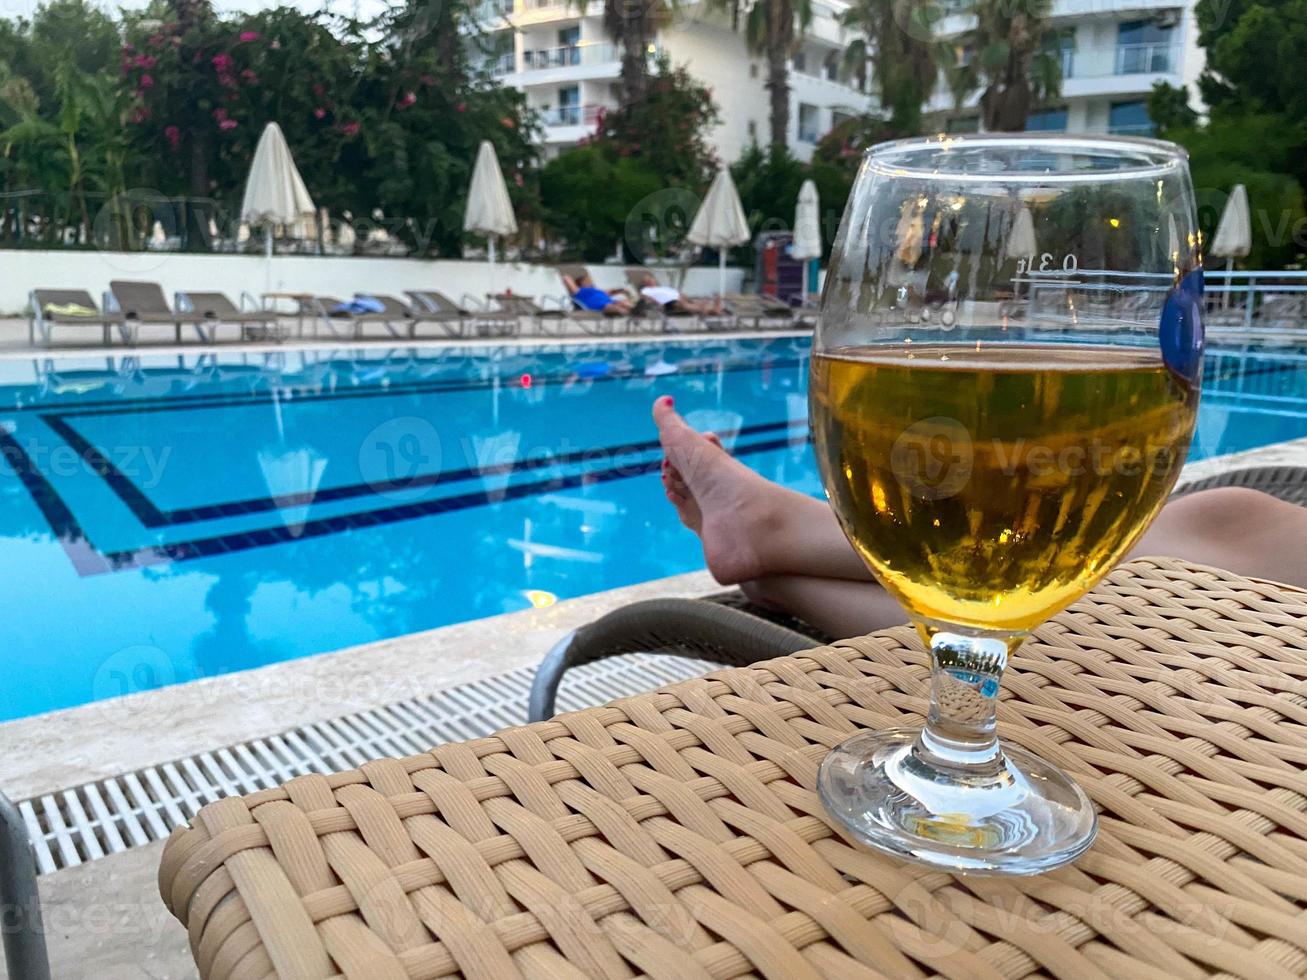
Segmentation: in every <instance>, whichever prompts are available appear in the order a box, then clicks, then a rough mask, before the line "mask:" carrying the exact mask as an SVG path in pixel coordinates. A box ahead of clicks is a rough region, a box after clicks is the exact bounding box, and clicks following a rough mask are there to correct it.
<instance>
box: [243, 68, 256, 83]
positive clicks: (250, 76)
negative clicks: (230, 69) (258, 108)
mask: <svg viewBox="0 0 1307 980" xmlns="http://www.w3.org/2000/svg"><path fill="white" fill-rule="evenodd" d="M241 78H243V79H245V81H247V82H249V83H250V84H251V85H253V84H255V83H256V82H258V80H259V76H258V75H256V74H254V72H253V70H252V69H249V68H246V69H245V70H244V71H243V72H241Z"/></svg>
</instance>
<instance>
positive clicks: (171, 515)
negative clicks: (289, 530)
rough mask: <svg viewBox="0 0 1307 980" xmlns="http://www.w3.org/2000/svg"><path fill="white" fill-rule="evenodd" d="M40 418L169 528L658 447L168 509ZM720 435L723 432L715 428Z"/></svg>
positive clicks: (600, 450)
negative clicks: (160, 505)
mask: <svg viewBox="0 0 1307 980" xmlns="http://www.w3.org/2000/svg"><path fill="white" fill-rule="evenodd" d="M42 420H43V421H44V422H45V423H46V424H47V425H48V426H50V428H51V429H53V430H54V431H55V432H56V433H57V434H58V435H59V437H60V438H61V439H63V440H64V442H66V443H67V444H68V445H69V446H70V447H72V449H73V450H74V451H75V452H77V453H78V455H79V456H81V458H82V460H83V462H85V463H86V465H87V466H88V467H90V468H91V470H92V472H94V473H96V474H97V475H98V476H99V477H100V478H101V479H103V480H104V481H105V483H106V484H108V486H109V488H110V489H111V490H112V491H113V492H114V494H115V495H117V497H118V499H119V500H121V501H122V502H123V504H125V505H126V506H127V508H128V509H129V510H130V511H131V512H132V514H133V515H134V516H135V517H136V519H137V520H138V521H139V522H140V523H141V524H142V525H143V526H145V527H147V528H161V527H174V526H176V525H179V524H191V523H195V522H198V521H212V520H220V519H224V518H230V517H241V516H244V515H246V514H258V513H266V512H268V511H275V510H281V509H284V508H288V507H303V506H306V505H308V504H313V503H333V502H335V501H338V500H350V499H353V498H354V497H365V496H383V495H384V494H387V493H396V492H399V493H403V492H407V491H409V490H415V489H420V488H423V487H430V486H435V485H437V484H440V483H459V482H462V481H463V480H473V479H482V478H485V477H491V476H503V475H506V474H507V475H512V474H515V473H524V472H529V471H531V470H538V469H544V468H546V467H550V466H569V465H572V464H574V463H584V462H587V461H589V460H591V459H595V458H614V457H618V456H630V455H637V454H640V453H647V452H652V451H654V450H656V449H658V448H659V443H658V440H657V439H647V440H643V441H641V442H632V443H627V444H625V445H619V446H601V447H595V448H591V449H583V450H577V451H575V452H569V453H560V454H558V455H556V456H533V457H530V458H527V459H523V460H514V461H511V462H507V463H498V464H495V465H493V466H470V467H464V468H462V469H457V470H448V471H437V472H435V473H420V474H417V475H415V476H413V477H409V478H407V479H404V480H370V481H367V480H365V481H363V482H361V483H353V484H347V485H344V486H338V487H326V488H320V489H318V490H317V491H304V492H302V493H292V494H282V495H279V496H275V497H274V496H266V497H248V498H245V499H243V500H234V501H230V502H223V503H216V504H203V505H197V506H194V507H181V508H176V509H173V510H161V509H160V508H158V507H156V506H155V505H154V503H153V502H152V501H151V500H150V499H149V497H147V496H146V494H145V492H144V491H143V490H141V489H140V488H139V487H137V486H136V485H135V484H134V483H132V481H131V479H130V478H129V477H128V476H127V475H126V474H125V473H123V472H122V471H121V470H120V469H119V468H118V467H117V466H116V465H115V464H114V462H113V461H112V460H111V459H109V458H108V457H107V456H106V455H105V454H104V453H102V452H101V451H100V450H99V449H98V448H96V447H95V446H94V445H93V444H92V443H91V442H90V441H89V440H87V439H86V438H85V437H84V436H83V435H82V434H81V433H80V432H78V431H77V430H76V429H74V428H73V427H72V426H71V425H69V424H68V423H67V422H65V421H64V420H63V419H62V418H61V417H59V416H55V415H44V416H42ZM807 424H808V422H807V420H806V419H797V420H790V421H783V422H761V423H757V424H754V425H746V426H742V427H741V428H740V429H739V430H738V433H737V435H738V436H741V437H743V436H754V435H762V434H764V433H768V432H777V431H781V430H784V429H796V428H801V427H806V426H807ZM718 435H725V433H718Z"/></svg>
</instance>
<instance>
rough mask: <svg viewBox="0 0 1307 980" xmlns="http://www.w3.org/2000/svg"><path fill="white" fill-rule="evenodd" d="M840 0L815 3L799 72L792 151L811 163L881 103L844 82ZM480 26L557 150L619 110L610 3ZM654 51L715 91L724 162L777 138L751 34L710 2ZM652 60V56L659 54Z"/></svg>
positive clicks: (521, 4)
mask: <svg viewBox="0 0 1307 980" xmlns="http://www.w3.org/2000/svg"><path fill="white" fill-rule="evenodd" d="M844 6H845V5H844V4H843V3H840V2H838V0H813V8H814V9H813V14H814V16H813V20H812V24H811V25H810V26H809V28H808V31H807V33H806V35H805V37H804V39H803V42H802V44H801V45H800V47H799V49H798V50H797V51H796V52H795V54H794V57H793V59H792V62H791V71H790V148H791V150H792V151H793V153H794V154H795V156H797V157H799V158H800V159H805V160H806V159H807V158H809V157H811V156H812V148H813V146H814V145H815V144H816V142H817V140H819V139H820V138H821V137H822V136H824V135H825V134H826V133H827V132H829V131H830V129H831V127H832V126H833V125H834V124H835V123H837V122H839V121H840V119H842V118H844V117H845V116H849V115H857V114H859V113H862V112H865V111H867V109H868V108H869V107H870V106H871V104H872V100H871V99H870V98H869V97H868V96H867V95H866V94H865V93H862V92H859V91H858V90H857V88H856V87H854V86H852V85H848V84H845V83H843V82H841V81H839V78H838V66H839V61H840V58H841V56H842V54H843V51H844V46H845V44H846V43H847V41H848V39H849V36H850V35H849V32H847V31H845V30H843V29H842V28H841V27H840V26H839V23H838V22H837V21H836V17H837V16H838V14H839V12H840V11H842V10H843V9H844ZM479 13H480V21H481V29H482V30H483V31H487V32H490V37H489V40H490V42H491V43H492V44H495V45H496V47H498V49H499V50H500V51H502V52H504V53H503V54H501V55H500V56H499V58H498V59H497V60H496V62H495V66H494V72H495V74H496V75H497V76H499V78H500V80H501V81H502V82H503V83H504V84H506V85H512V86H514V87H515V88H519V89H521V90H522V91H524V92H525V93H526V96H527V101H528V102H529V103H530V105H531V106H532V107H533V108H535V109H536V110H538V111H539V112H540V113H541V114H542V116H543V119H544V124H545V129H544V132H545V136H544V142H545V148H546V151H547V152H549V153H553V152H557V151H558V150H559V149H562V148H564V147H567V146H571V145H572V144H574V143H576V142H577V141H578V140H580V139H582V138H584V137H585V136H587V135H588V134H589V133H590V132H592V131H593V130H594V121H595V115H596V113H598V112H599V111H600V110H601V109H608V108H612V107H613V106H615V105H617V85H618V70H619V68H620V67H621V64H620V63H621V51H620V49H619V48H618V47H617V46H616V45H615V44H613V43H612V41H610V40H609V38H608V36H607V35H606V34H605V33H604V29H603V17H602V14H603V4H602V3H601V2H597V0H592V2H590V3H589V4H588V5H587V6H586V7H585V9H584V11H583V10H582V9H581V6H580V4H578V3H566V2H560V0H489V2H488V3H484V4H482V6H481V7H480V11H479ZM655 49H656V50H657V51H659V52H663V53H665V54H666V55H667V56H668V57H669V58H670V59H671V61H672V63H673V64H674V65H686V66H688V67H689V70H690V72H691V73H692V74H693V75H694V76H695V77H696V78H697V79H698V80H699V81H700V82H701V83H702V84H703V85H705V86H707V87H708V88H709V89H711V91H712V95H713V100H714V101H715V102H716V103H717V107H718V109H719V110H720V112H721V123H720V125H719V126H718V127H717V129H716V131H715V132H714V133H713V142H714V143H715V145H716V148H717V152H718V155H719V156H720V157H721V158H722V159H724V160H727V161H732V160H735V159H737V158H738V157H739V156H740V154H741V153H742V152H743V151H744V149H745V147H747V146H748V145H749V143H750V142H752V141H755V140H756V141H757V142H758V143H761V144H766V142H767V141H768V140H769V139H770V136H771V134H770V129H769V124H768V106H769V102H768V94H767V89H766V87H765V83H766V80H767V69H766V63H765V61H764V59H763V58H762V57H760V56H757V55H753V54H751V53H750V52H749V51H748V50H747V49H746V47H745V44H744V37H743V34H742V33H737V32H735V31H732V30H731V27H730V23H729V21H728V20H727V19H726V18H725V16H724V15H723V14H721V13H719V12H717V11H710V10H708V9H707V8H706V7H705V5H704V4H702V3H683V4H681V5H679V6H678V7H677V9H676V11H675V13H674V15H673V22H672V23H671V24H670V25H669V26H667V27H665V28H664V29H663V30H661V31H659V33H658V37H657V39H656V41H655ZM651 54H652V52H651Z"/></svg>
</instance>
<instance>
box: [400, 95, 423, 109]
mask: <svg viewBox="0 0 1307 980" xmlns="http://www.w3.org/2000/svg"><path fill="white" fill-rule="evenodd" d="M417 100H418V97H417V94H416V93H414V92H405V93H404V94H403V95H401V96H400V97H399V101H398V102H396V103H395V105H396V106H397V107H398V108H400V109H407V108H408V107H409V106H411V105H412V104H413V103H414V102H416V101H417Z"/></svg>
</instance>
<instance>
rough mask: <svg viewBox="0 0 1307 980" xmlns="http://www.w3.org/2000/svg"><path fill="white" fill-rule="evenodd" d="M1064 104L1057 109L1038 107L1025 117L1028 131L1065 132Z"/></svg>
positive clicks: (1065, 114)
mask: <svg viewBox="0 0 1307 980" xmlns="http://www.w3.org/2000/svg"><path fill="white" fill-rule="evenodd" d="M1066 116H1067V110H1066V106H1062V107H1061V108H1058V109H1038V110H1036V111H1035V112H1032V113H1030V115H1029V116H1027V117H1026V132H1028V133H1065V132H1066Z"/></svg>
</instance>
